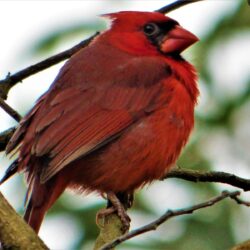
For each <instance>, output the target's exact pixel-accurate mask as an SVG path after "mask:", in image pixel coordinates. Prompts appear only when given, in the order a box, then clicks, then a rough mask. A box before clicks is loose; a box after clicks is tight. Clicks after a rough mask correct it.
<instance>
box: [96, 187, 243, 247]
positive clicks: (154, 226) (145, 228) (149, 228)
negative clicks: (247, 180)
mask: <svg viewBox="0 0 250 250" xmlns="http://www.w3.org/2000/svg"><path fill="white" fill-rule="evenodd" d="M238 195H240V192H238V191H234V192H229V191H223V192H222V193H221V194H220V195H218V196H215V197H214V198H212V199H210V200H208V201H205V202H202V203H199V204H197V205H194V206H191V207H187V208H183V209H178V210H168V211H167V212H166V213H165V214H163V215H162V216H161V217H160V218H158V219H157V220H155V221H153V222H151V223H149V224H147V225H145V226H143V227H140V228H138V229H135V230H133V231H131V232H129V233H127V234H124V235H122V236H120V237H118V238H116V239H114V240H113V241H112V242H110V243H108V244H106V245H104V246H103V247H102V248H101V249H100V250H109V249H112V248H114V247H115V246H117V245H118V244H121V243H122V242H124V241H127V240H128V239H131V238H133V237H135V236H137V235H140V234H143V233H146V232H149V231H152V230H156V229H157V228H158V227H159V226H160V225H161V224H163V223H164V222H166V221H167V220H169V219H171V218H173V217H176V216H180V215H184V214H191V213H193V212H194V211H196V210H199V209H202V208H205V207H210V206H213V205H214V204H216V203H218V202H220V201H221V200H224V199H225V198H228V197H230V198H233V199H234V198H235V197H237V196H238Z"/></svg>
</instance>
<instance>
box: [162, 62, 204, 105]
mask: <svg viewBox="0 0 250 250" xmlns="http://www.w3.org/2000/svg"><path fill="white" fill-rule="evenodd" d="M165 61H166V62H167V64H168V65H169V66H170V68H171V70H172V72H173V74H175V76H176V78H177V79H179V80H180V81H181V82H182V84H183V85H184V86H185V87H186V89H187V91H188V92H189V94H190V97H191V99H192V101H193V103H194V104H196V103H197V98H198V96H199V90H198V88H197V73H196V70H195V68H194V67H193V65H191V64H190V63H188V62H187V61H185V60H184V59H183V58H181V57H180V58H176V57H173V58H172V57H165Z"/></svg>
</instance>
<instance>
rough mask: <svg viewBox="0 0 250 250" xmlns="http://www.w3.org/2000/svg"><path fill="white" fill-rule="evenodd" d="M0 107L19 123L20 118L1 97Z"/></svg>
mask: <svg viewBox="0 0 250 250" xmlns="http://www.w3.org/2000/svg"><path fill="white" fill-rule="evenodd" d="M0 107H1V108H2V109H3V110H4V111H5V112H6V113H7V114H9V115H10V116H11V117H12V118H14V119H15V120H16V121H17V122H20V121H21V119H22V116H21V115H20V114H19V113H18V112H17V111H16V110H14V109H13V108H12V107H11V106H10V105H9V104H7V102H5V101H4V100H3V99H2V98H1V97H0Z"/></svg>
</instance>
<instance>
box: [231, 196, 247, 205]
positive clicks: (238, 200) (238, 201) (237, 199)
mask: <svg viewBox="0 0 250 250" xmlns="http://www.w3.org/2000/svg"><path fill="white" fill-rule="evenodd" d="M230 198H232V199H233V200H235V201H236V203H238V204H239V205H244V206H246V207H250V202H249V201H243V200H242V199H240V198H239V197H238V196H235V197H230Z"/></svg>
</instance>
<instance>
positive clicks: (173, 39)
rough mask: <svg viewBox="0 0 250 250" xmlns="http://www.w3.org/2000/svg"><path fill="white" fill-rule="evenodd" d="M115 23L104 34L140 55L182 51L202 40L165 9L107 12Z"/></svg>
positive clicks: (174, 53)
mask: <svg viewBox="0 0 250 250" xmlns="http://www.w3.org/2000/svg"><path fill="white" fill-rule="evenodd" d="M103 16H104V17H107V18H109V19H111V27H110V29H109V30H108V31H106V32H105V33H104V34H103V35H104V36H105V37H106V38H107V39H108V40H109V42H110V43H112V45H114V46H116V47H118V48H120V49H122V50H125V51H127V52H130V53H133V54H138V55H151V54H154V55H155V54H159V52H160V53H162V54H165V55H171V54H173V55H179V54H180V53H181V52H182V51H183V50H185V49H186V48H187V47H189V46H190V45H192V44H194V43H195V42H197V41H198V38H197V37H196V36H195V35H193V34H192V33H191V32H189V31H187V30H185V29H184V28H182V27H181V26H180V25H179V23H178V22H177V21H175V20H173V19H171V18H169V17H167V16H165V15H163V14H161V13H157V12H138V11H123V12H118V13H111V14H105V15H103Z"/></svg>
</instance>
